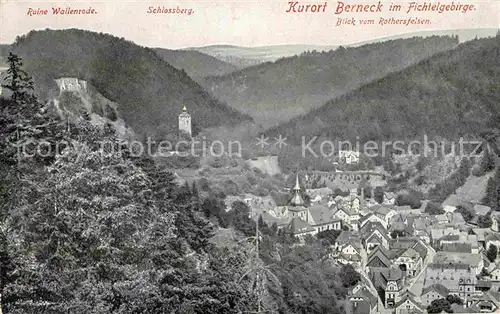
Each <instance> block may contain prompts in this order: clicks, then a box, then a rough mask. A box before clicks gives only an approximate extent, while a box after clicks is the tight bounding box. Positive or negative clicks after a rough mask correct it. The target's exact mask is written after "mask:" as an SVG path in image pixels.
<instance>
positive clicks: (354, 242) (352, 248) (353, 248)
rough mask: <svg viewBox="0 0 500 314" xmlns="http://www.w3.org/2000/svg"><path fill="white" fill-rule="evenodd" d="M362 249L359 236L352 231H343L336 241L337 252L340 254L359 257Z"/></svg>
mask: <svg viewBox="0 0 500 314" xmlns="http://www.w3.org/2000/svg"><path fill="white" fill-rule="evenodd" d="M362 249H363V248H362V245H361V240H360V238H359V235H358V234H357V233H353V232H352V231H342V232H341V233H340V235H339V236H338V237H337V240H335V251H337V252H339V253H340V254H345V255H356V254H357V255H359V254H360V253H361V250H362Z"/></svg>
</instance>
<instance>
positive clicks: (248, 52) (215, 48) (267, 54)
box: [185, 45, 337, 68]
mask: <svg viewBox="0 0 500 314" xmlns="http://www.w3.org/2000/svg"><path fill="white" fill-rule="evenodd" d="M335 48H337V46H319V45H275V46H261V47H242V46H232V45H212V46H204V47H193V48H186V49H185V50H195V51H199V52H202V53H204V54H207V55H210V56H213V57H215V58H217V59H220V60H223V61H226V62H229V63H232V64H233V65H235V66H237V67H238V68H244V67H249V66H254V65H257V64H260V63H263V62H273V61H276V60H278V59H280V58H284V57H291V56H294V55H298V54H301V53H303V52H306V51H313V50H316V51H328V50H331V49H335Z"/></svg>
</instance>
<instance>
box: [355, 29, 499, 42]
mask: <svg viewBox="0 0 500 314" xmlns="http://www.w3.org/2000/svg"><path fill="white" fill-rule="evenodd" d="M497 32H498V29H496V28H467V29H447V30H441V31H439V30H432V31H419V32H412V33H406V34H397V35H393V36H388V37H382V38H374V39H371V40H367V41H362V42H358V43H353V44H350V45H347V46H349V47H357V46H361V45H366V44H371V43H375V42H379V41H386V40H394V39H402V38H411V37H430V36H458V39H459V41H460V42H465V41H469V40H472V39H475V38H487V37H492V36H495V35H496V34H497Z"/></svg>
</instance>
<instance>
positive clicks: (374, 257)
mask: <svg viewBox="0 0 500 314" xmlns="http://www.w3.org/2000/svg"><path fill="white" fill-rule="evenodd" d="M391 265H392V262H391V259H390V253H389V251H388V250H387V249H385V248H383V247H382V246H379V247H376V248H374V249H373V250H372V252H371V253H370V255H368V259H367V262H366V267H369V268H370V267H371V268H390V267H391Z"/></svg>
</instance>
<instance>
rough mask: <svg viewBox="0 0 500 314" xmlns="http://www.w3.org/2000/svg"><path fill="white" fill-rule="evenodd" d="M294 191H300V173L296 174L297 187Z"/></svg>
mask: <svg viewBox="0 0 500 314" xmlns="http://www.w3.org/2000/svg"><path fill="white" fill-rule="evenodd" d="M293 190H294V191H300V184H299V173H298V172H297V173H296V174H295V186H294V187H293Z"/></svg>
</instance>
